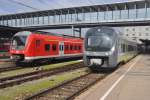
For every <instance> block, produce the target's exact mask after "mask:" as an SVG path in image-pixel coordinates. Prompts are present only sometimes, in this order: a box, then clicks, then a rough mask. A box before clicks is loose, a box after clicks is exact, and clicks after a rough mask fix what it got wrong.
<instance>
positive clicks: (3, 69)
mask: <svg viewBox="0 0 150 100" xmlns="http://www.w3.org/2000/svg"><path fill="white" fill-rule="evenodd" d="M17 69H22V67H17V66H13V67H12V66H11V67H3V68H0V73H1V72H6V71H11V70H17Z"/></svg>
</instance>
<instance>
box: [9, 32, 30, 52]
mask: <svg viewBox="0 0 150 100" xmlns="http://www.w3.org/2000/svg"><path fill="white" fill-rule="evenodd" d="M26 40H27V36H21V35H20V36H19V35H18V36H14V37H13V39H12V46H11V48H12V49H15V50H23V49H24V48H25V44H26Z"/></svg>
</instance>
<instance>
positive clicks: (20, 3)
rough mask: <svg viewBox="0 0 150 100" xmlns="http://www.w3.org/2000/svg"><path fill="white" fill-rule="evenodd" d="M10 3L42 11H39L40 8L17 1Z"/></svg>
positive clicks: (11, 0) (12, 0)
mask: <svg viewBox="0 0 150 100" xmlns="http://www.w3.org/2000/svg"><path fill="white" fill-rule="evenodd" d="M9 1H10V2H13V3H16V4H19V5H21V6H24V7H28V8H30V9H33V10H40V9H38V8H35V7H32V6H29V5H27V4H24V3H22V2H18V1H15V0H9Z"/></svg>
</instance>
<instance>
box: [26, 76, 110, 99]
mask: <svg viewBox="0 0 150 100" xmlns="http://www.w3.org/2000/svg"><path fill="white" fill-rule="evenodd" d="M107 75H108V74H106V73H105V74H96V73H88V74H86V75H83V76H81V77H78V78H75V79H72V80H69V81H66V82H63V83H61V84H59V85H57V86H55V87H52V88H49V89H46V90H42V91H40V92H38V93H36V94H33V95H32V96H29V97H27V98H25V100H70V99H73V98H74V97H75V96H77V95H79V94H80V93H81V92H82V91H84V90H85V89H87V88H88V87H90V86H91V85H93V84H95V83H96V82H98V81H99V80H101V79H103V78H104V77H105V76H107Z"/></svg>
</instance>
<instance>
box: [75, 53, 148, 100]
mask: <svg viewBox="0 0 150 100" xmlns="http://www.w3.org/2000/svg"><path fill="white" fill-rule="evenodd" d="M75 100H150V55H139V56H137V57H136V58H134V59H133V60H131V61H130V62H129V63H127V64H125V65H123V66H121V67H120V68H119V69H117V70H116V71H115V72H113V73H112V74H110V75H108V76H107V77H106V78H105V79H103V80H102V81H100V82H98V83H97V84H96V85H94V86H92V87H91V88H90V89H88V90H87V91H86V92H84V93H82V94H81V95H80V96H78V97H76V98H75Z"/></svg>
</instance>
